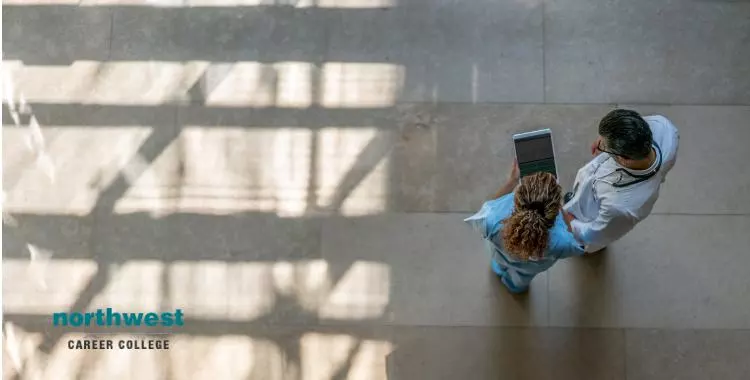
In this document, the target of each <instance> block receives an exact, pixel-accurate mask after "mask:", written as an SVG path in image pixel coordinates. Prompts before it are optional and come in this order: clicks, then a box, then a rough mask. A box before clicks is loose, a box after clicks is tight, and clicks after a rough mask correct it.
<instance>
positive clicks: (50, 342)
mask: <svg viewBox="0 0 750 380" xmlns="http://www.w3.org/2000/svg"><path fill="white" fill-rule="evenodd" d="M2 12H3V60H4V61H3V75H4V77H3V85H4V98H3V133H2V135H3V153H2V155H3V170H4V173H3V192H4V202H3V206H4V210H3V310H4V322H5V324H4V326H3V329H4V331H3V347H4V366H5V368H4V369H3V377H4V378H7V379H19V380H20V379H54V380H58V379H62V380H65V379H180V380H182V379H212V380H213V379H228V380H233V379H261V380H266V379H268V380H274V379H285V380H286V379H290V380H292V379H303V380H308V379H325V380H328V379H386V378H389V379H410V380H411V379H461V378H465V379H472V380H473V379H503V380H505V379H553V378H554V379H560V380H562V379H628V380H641V379H643V380H646V379H649V380H650V379H654V380H657V379H658V380H662V379H701V380H702V379H722V380H728V379H738V380H740V379H742V380H744V379H748V378H750V366H749V365H748V361H747V360H745V357H746V356H747V352H750V335H748V331H750V278H748V276H747V275H746V269H747V268H748V267H750V254H749V251H748V247H750V234H749V233H750V202H748V201H747V199H748V197H749V196H750V166H748V165H747V164H746V161H747V157H748V156H750V148H748V141H750V2H748V1H746V0H736V1H721V0H680V1H673V0H656V1H653V0H652V1H646V0H637V1H619V0H605V1H594V0H473V1H470V2H467V1H452V0H437V1H431V2H425V1H407V0H401V1H397V0H288V1H282V0H91V1H89V0H84V1H56V2H53V1H46V0H4V2H3V10H2ZM615 106H623V107H630V108H634V109H636V110H639V111H641V112H642V113H644V114H654V113H658V114H662V115H665V116H667V117H668V118H670V119H671V120H672V121H673V122H674V124H675V125H676V126H677V127H678V128H679V130H680V135H681V141H680V152H679V157H678V162H677V165H676V166H675V168H674V170H673V171H672V172H671V173H670V175H669V177H668V178H667V181H666V183H665V184H664V186H663V187H662V194H661V198H660V199H659V201H658V202H657V204H656V206H655V209H654V213H653V215H652V216H651V217H649V218H648V219H647V220H646V221H644V222H643V223H642V224H640V225H639V226H638V227H637V228H636V229H635V230H634V231H633V232H632V233H630V234H629V235H628V236H626V237H625V238H623V239H622V240H621V241H618V242H617V243H615V244H613V245H612V246H611V247H609V249H608V251H607V252H606V253H605V254H603V255H599V256H593V257H588V258H582V259H571V260H568V261H565V262H561V263H559V264H558V265H556V266H555V267H553V268H552V269H551V270H550V271H549V272H547V273H545V274H543V275H541V276H539V277H538V278H536V279H535V280H534V282H533V284H532V289H531V292H530V294H529V295H528V296H525V297H514V296H511V295H509V294H508V293H507V292H505V291H504V289H503V288H502V285H500V284H499V283H498V281H497V278H495V277H494V276H493V275H492V274H491V273H490V271H489V267H488V257H487V256H486V255H485V254H484V251H483V246H482V242H481V241H480V240H479V238H478V237H477V236H475V234H474V233H473V232H471V231H470V230H469V229H468V228H467V227H466V226H465V225H464V224H463V223H462V218H463V217H465V216H466V215H467V214H469V213H471V212H472V211H474V210H476V209H477V208H478V207H479V206H480V204H481V203H482V201H483V199H485V197H486V196H488V195H489V194H491V193H492V192H494V190H495V188H496V187H497V186H498V185H499V184H500V183H501V182H502V180H503V178H504V176H505V175H506V174H507V168H508V165H509V160H510V158H511V154H512V153H511V149H510V145H509V144H510V136H511V134H512V133H515V132H518V131H522V130H528V129H532V128H537V127H548V128H551V129H552V130H553V133H554V135H555V144H556V150H557V153H558V156H559V162H560V173H561V176H562V183H563V185H565V186H570V184H571V182H572V179H573V176H574V174H575V172H576V170H577V168H578V167H580V166H581V165H582V164H583V163H585V162H586V160H587V159H589V155H588V153H587V147H588V145H589V142H590V141H591V140H592V139H593V138H594V136H595V134H596V125H597V123H598V121H599V119H600V118H601V117H602V116H603V115H604V114H605V113H606V112H607V111H608V110H610V109H612V108H613V107H615ZM106 307H113V308H116V309H117V310H120V311H170V310H173V309H175V308H182V309H183V310H184V312H185V315H186V318H187V319H186V324H185V326H183V327H174V328H170V329H169V330H168V331H167V332H169V333H171V334H172V336H171V340H172V349H170V350H169V351H120V350H112V351H95V350H90V351H80V350H70V349H68V347H67V341H69V340H71V339H75V338H77V337H80V335H77V334H79V333H80V332H81V331H68V330H59V329H56V328H54V327H52V326H51V323H50V315H51V314H52V313H54V312H59V311H66V310H71V311H83V310H92V309H97V308H106ZM94 332H97V333H101V332H108V331H102V330H96V331H94ZM121 333H122V334H121V335H120V336H121V337H123V338H132V337H133V336H134V335H133V334H134V333H137V332H133V331H121Z"/></svg>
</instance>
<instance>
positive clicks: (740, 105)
mask: <svg viewBox="0 0 750 380" xmlns="http://www.w3.org/2000/svg"><path fill="white" fill-rule="evenodd" d="M112 25H114V23H113V24H112ZM109 53H110V54H111V49H110V52H109ZM106 62H108V63H112V62H113V61H109V60H108V61H106ZM28 103H29V104H31V105H40V106H46V105H61V106H70V107H76V106H102V107H123V106H133V107H163V106H177V107H182V108H190V107H195V108H208V109H213V108H218V109H232V110H234V109H236V110H250V111H259V110H281V111H283V110H292V111H305V110H308V109H309V108H283V107H246V106H221V105H215V106H206V105H200V104H188V103H181V102H163V103H132V104H131V103H128V104H122V103H96V102H85V103H83V102H82V103H59V102H50V101H34V99H30V101H29V102H28ZM2 104H6V101H5V100H3V102H2ZM403 105H415V106H435V105H469V106H478V105H488V106H569V107H593V106H609V107H618V106H632V107H723V108H748V107H750V103H721V104H719V103H715V104H712V103H634V102H608V103H552V102H543V103H540V102H533V101H531V102H477V103H472V102H458V101H442V102H436V103H433V102H395V103H394V104H392V105H389V106H385V107H380V108H368V109H366V110H367V111H373V112H374V111H388V110H392V109H395V108H396V107H398V106H403ZM321 110H322V111H349V110H351V108H347V107H341V108H322V109H321ZM357 110H358V109H357Z"/></svg>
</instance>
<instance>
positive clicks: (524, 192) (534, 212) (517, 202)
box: [502, 173, 562, 260]
mask: <svg viewBox="0 0 750 380" xmlns="http://www.w3.org/2000/svg"><path fill="white" fill-rule="evenodd" d="M561 200H562V189H561V188H560V185H559V184H558V183H557V180H556V179H555V176H553V175H552V174H550V173H535V174H532V175H530V176H526V177H523V178H521V184H520V185H518V187H517V188H516V192H515V195H514V197H513V206H514V207H513V213H512V214H511V215H510V216H509V217H508V218H507V219H505V220H504V221H503V230H502V236H503V245H504V246H505V249H506V250H507V253H508V254H510V255H513V256H515V257H517V258H519V259H521V260H528V259H529V258H533V259H539V258H542V257H543V256H544V251H545V250H546V249H547V243H548V240H549V229H550V228H552V226H553V225H554V224H555V218H557V214H558V213H559V212H560V206H561V205H562V203H561Z"/></svg>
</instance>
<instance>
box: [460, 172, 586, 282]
mask: <svg viewBox="0 0 750 380" xmlns="http://www.w3.org/2000/svg"><path fill="white" fill-rule="evenodd" d="M518 177H519V174H518V165H517V164H516V163H514V164H513V169H512V170H511V175H510V177H509V178H508V180H507V181H506V183H505V184H504V185H503V186H502V187H501V188H500V190H498V192H497V193H496V194H495V195H494V196H493V199H491V200H489V201H487V202H485V203H484V205H483V206H482V208H481V209H480V210H479V212H477V213H476V214H475V215H474V216H472V217H469V218H467V219H466V220H465V221H466V222H467V223H469V224H470V225H471V226H472V227H473V228H474V229H475V230H477V231H479V232H480V233H481V234H482V237H483V238H484V239H485V243H486V245H487V247H488V249H489V251H490V253H491V255H492V262H491V265H492V270H493V271H494V272H495V273H496V274H497V275H498V276H500V279H501V281H502V283H503V284H504V285H505V286H506V287H507V288H508V290H509V291H510V292H512V293H523V292H526V291H527V290H528V289H529V284H530V283H531V280H532V279H533V278H534V276H536V275H537V274H539V273H542V272H544V271H545V270H547V269H549V268H550V267H552V265H553V264H555V262H556V261H557V260H559V259H562V258H566V257H571V256H580V255H583V252H584V251H583V246H582V245H581V243H579V242H578V241H577V240H576V239H575V238H574V237H573V235H572V234H571V233H570V231H569V228H568V225H567V224H566V223H565V220H564V219H563V217H562V213H561V208H562V189H561V188H560V185H559V184H558V183H557V180H556V179H555V176H554V175H552V174H549V173H535V174H532V175H529V176H526V177H523V178H522V179H521V181H520V184H519V181H518Z"/></svg>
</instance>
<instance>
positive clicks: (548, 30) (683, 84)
mask: <svg viewBox="0 0 750 380" xmlns="http://www.w3.org/2000/svg"><path fill="white" fill-rule="evenodd" d="M748 36H750V4H748V3H747V2H745V1H669V0H659V1H647V0H643V1H620V0H610V1H595V0H573V1H570V0H554V1H549V2H547V4H546V7H545V78H546V88H545V93H546V100H547V101H548V102H589V103H603V102H641V103H647V102H653V103H669V104H680V103H682V104H685V103H688V104H749V103H750V65H748V64H747V62H748V60H750V51H748V49H747V48H746V47H747V39H748Z"/></svg>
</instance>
